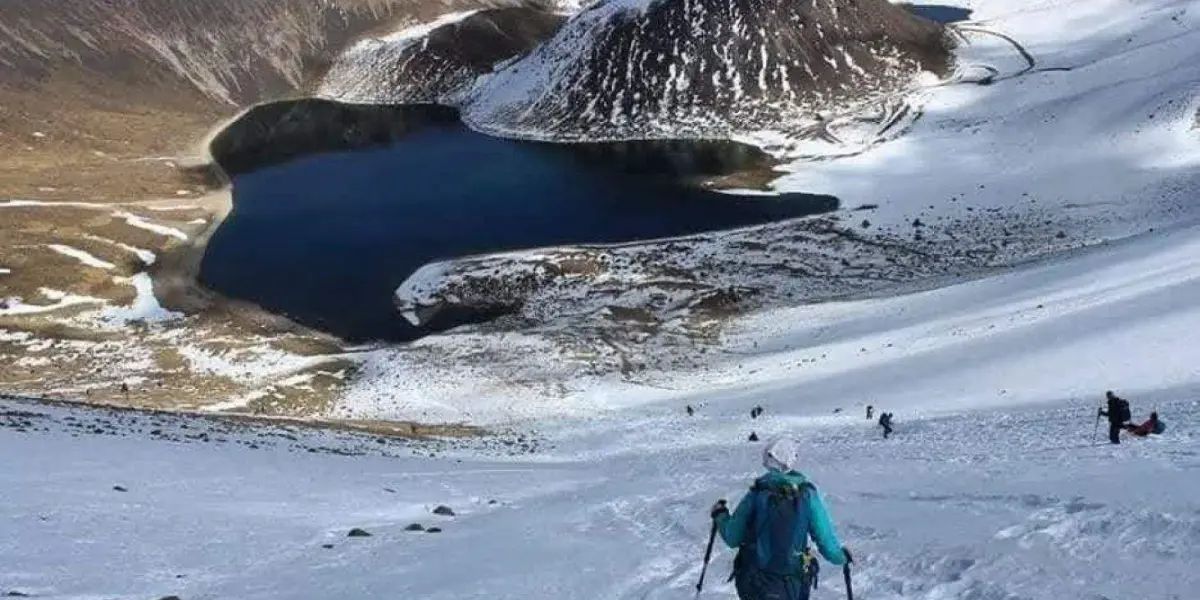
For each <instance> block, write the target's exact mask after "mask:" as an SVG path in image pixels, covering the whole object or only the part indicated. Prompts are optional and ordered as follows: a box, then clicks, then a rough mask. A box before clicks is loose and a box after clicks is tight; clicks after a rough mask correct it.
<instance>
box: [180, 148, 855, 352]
mask: <svg viewBox="0 0 1200 600" xmlns="http://www.w3.org/2000/svg"><path fill="white" fill-rule="evenodd" d="M597 147H599V146H597ZM597 147H593V148H591V152H583V153H581V152H580V151H579V150H580V148H576V149H575V151H571V150H569V149H564V148H563V147H562V146H557V145H548V144H529V143H520V142H512V141H507V140H500V139H495V138H491V137H487V136H483V135H479V134H476V133H472V132H470V131H468V130H466V129H465V128H463V127H461V126H459V125H439V126H432V127H429V128H426V129H422V130H419V131H416V132H414V133H411V134H409V135H407V136H406V137H405V138H403V139H402V140H400V141H399V142H397V143H394V144H392V145H390V146H386V147H382V148H375V149H367V150H357V151H349V152H337V153H328V154H320V155H315V156H309V157H306V158H301V159H298V160H294V161H291V162H288V163H285V164H282V165H276V166H273V167H269V168H265V169H262V170H259V171H255V172H252V173H248V174H244V175H239V176H236V177H235V178H234V181H233V201H234V210H233V212H232V213H231V214H230V215H229V217H228V218H227V219H226V221H225V222H224V223H223V224H222V225H221V227H220V229H219V230H218V231H217V232H216V233H215V235H214V236H213V239H212V240H211V242H210V244H209V247H208V250H207V253H206V255H205V257H204V262H203V265H202V273H201V280H202V282H203V283H204V284H205V285H207V286H209V287H210V288H212V289H215V290H216V291H218V292H221V293H223V294H225V295H227V296H231V297H235V298H240V299H244V300H250V301H253V302H256V303H258V304H260V305H262V306H263V307H264V308H267V309H268V310H271V311H273V312H278V313H282V314H285V315H287V316H289V317H291V318H293V319H295V320H297V321H299V322H301V323H303V324H305V325H308V326H311V327H314V328H316V329H320V330H323V331H326V332H329V333H333V334H335V335H338V336H340V337H343V338H346V339H349V340H353V341H365V340H408V339H413V338H416V337H419V336H420V335H422V334H423V333H427V332H423V331H418V330H417V329H414V328H413V327H412V326H410V325H409V324H408V323H407V322H406V321H404V320H403V319H402V318H401V317H400V316H399V314H398V313H397V312H396V310H395V308H394V306H393V304H392V292H393V291H394V290H395V288H396V287H397V286H399V285H400V283H401V282H403V281H404V280H405V279H406V278H407V277H408V275H410V274H411V273H412V272H413V271H415V270H416V269H417V268H418V267H420V266H421V265H423V264H425V263H428V262H430V261H433V260H438V259H443V258H452V257H459V256H464V255H470V254H477V253H482V252H490V251H497V250H511V249H520V248H532V247H539V246H548V245H557V244H571V243H606V242H626V241H633V240H639V239H647V238H658V237H665V236H678V235H684V234H690V233H696V232H701V231H710V230H718V229H727V228H733V227H739V226H745V225H750V224H758V223H764V222H768V221H777V220H781V219H788V218H794V217H800V216H805V215H810V214H814V213H818V212H824V211H829V210H834V209H836V208H837V199H836V198H833V197H830V196H810V195H805V194H793V195H788V196H779V197H761V196H760V197H754V196H732V195H728V194H720V193H716V192H711V191H705V190H701V189H698V188H695V187H687V186H683V185H680V184H679V183H678V182H677V181H675V180H672V179H669V178H662V177H658V178H655V177H647V176H645V175H634V174H630V173H629V171H631V170H638V169H636V168H635V169H630V168H629V167H631V166H632V167H636V166H637V165H645V164H653V163H654V162H655V161H653V160H649V159H648V158H647V156H649V155H652V154H653V152H654V151H653V149H652V148H650V149H647V148H649V147H645V148H639V149H637V151H631V150H630V148H629V146H628V143H627V144H626V145H624V146H622V147H619V148H617V150H616V151H614V152H615V154H616V155H619V156H620V157H626V158H628V157H630V156H633V157H635V160H636V163H637V164H636V165H634V164H631V163H629V162H626V163H625V164H620V163H621V161H620V159H613V160H606V159H604V158H603V155H606V154H612V153H613V152H608V151H607V150H606V149H605V148H600V151H599V152H596V148H597ZM734 150H735V151H734V152H732V155H738V156H741V155H744V153H742V152H740V151H738V150H739V149H737V148H735V149H734ZM685 151H686V147H681V146H680V145H679V143H678V142H676V143H674V145H672V146H671V152H672V153H674V154H673V156H674V157H675V158H674V159H672V160H664V161H662V162H663V163H664V164H666V163H669V164H671V165H675V168H672V169H668V170H678V169H677V167H678V165H680V164H704V165H707V166H705V167H704V168H705V169H713V168H715V167H713V166H712V165H711V164H708V163H711V162H712V161H711V155H712V152H711V151H708V152H707V154H706V155H705V156H707V157H708V158H707V159H705V160H699V161H688V160H678V159H679V153H680V152H685ZM717 154H722V153H721V152H718V153H717ZM725 154H730V153H728V152H725ZM718 162H719V161H718ZM726 166H727V165H726ZM642 170H645V169H642ZM675 174H676V175H677V173H675ZM674 179H678V178H677V177H676V178H674Z"/></svg>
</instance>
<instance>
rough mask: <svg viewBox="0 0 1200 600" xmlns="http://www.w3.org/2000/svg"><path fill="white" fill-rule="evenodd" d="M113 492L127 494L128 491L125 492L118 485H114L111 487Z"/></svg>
mask: <svg viewBox="0 0 1200 600" xmlns="http://www.w3.org/2000/svg"><path fill="white" fill-rule="evenodd" d="M113 490H114V491H117V492H128V491H129V490H127V489H125V488H123V487H121V486H119V485H114V486H113Z"/></svg>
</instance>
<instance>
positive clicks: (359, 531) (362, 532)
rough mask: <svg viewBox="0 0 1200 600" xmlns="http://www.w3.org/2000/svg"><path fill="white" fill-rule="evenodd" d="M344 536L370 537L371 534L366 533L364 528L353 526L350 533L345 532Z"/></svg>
mask: <svg viewBox="0 0 1200 600" xmlns="http://www.w3.org/2000/svg"><path fill="white" fill-rule="evenodd" d="M346 537H371V534H370V533H367V531H366V530H365V529H359V528H357V527H355V528H354V529H351V530H350V533H348V534H346Z"/></svg>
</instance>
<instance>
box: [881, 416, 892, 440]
mask: <svg viewBox="0 0 1200 600" xmlns="http://www.w3.org/2000/svg"><path fill="white" fill-rule="evenodd" d="M879 426H880V427H883V439H885V440H886V439H888V436H890V435H892V413H890V412H885V413H883V414H881V415H879Z"/></svg>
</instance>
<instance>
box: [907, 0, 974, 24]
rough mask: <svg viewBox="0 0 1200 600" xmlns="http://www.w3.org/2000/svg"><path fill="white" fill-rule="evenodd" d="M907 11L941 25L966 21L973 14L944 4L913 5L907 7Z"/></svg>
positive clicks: (966, 9) (965, 9)
mask: <svg viewBox="0 0 1200 600" xmlns="http://www.w3.org/2000/svg"><path fill="white" fill-rule="evenodd" d="M908 10H909V11H910V12H912V13H913V14H915V15H917V16H920V17H925V18H926V19H929V20H930V21H934V22H936V23H942V24H947V23H960V22H962V21H966V20H968V19H970V18H971V13H972V12H973V11H972V10H971V9H969V8H962V7H960V6H948V5H945V4H913V5H910V6H908Z"/></svg>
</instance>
